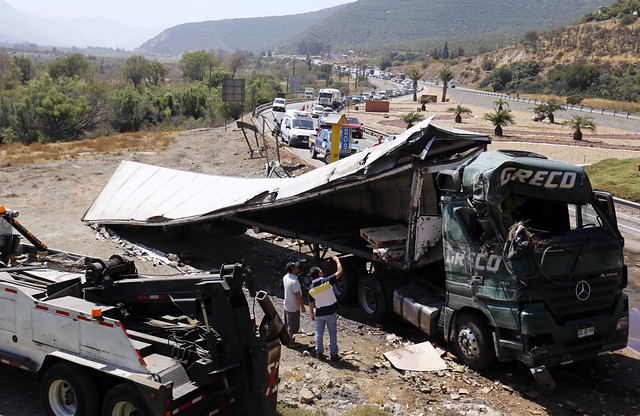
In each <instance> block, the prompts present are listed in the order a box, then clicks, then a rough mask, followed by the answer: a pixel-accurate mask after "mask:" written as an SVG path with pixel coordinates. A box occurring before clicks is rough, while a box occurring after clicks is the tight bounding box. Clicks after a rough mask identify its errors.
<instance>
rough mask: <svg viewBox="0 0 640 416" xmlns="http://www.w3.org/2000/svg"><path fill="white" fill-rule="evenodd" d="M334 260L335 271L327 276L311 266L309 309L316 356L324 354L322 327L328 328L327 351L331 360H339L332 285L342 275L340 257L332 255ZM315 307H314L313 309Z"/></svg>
mask: <svg viewBox="0 0 640 416" xmlns="http://www.w3.org/2000/svg"><path fill="white" fill-rule="evenodd" d="M333 261H335V262H336V268H337V269H336V272H335V274H332V275H331V276H329V277H324V273H322V270H321V269H320V268H319V267H317V266H314V267H312V268H311V270H310V273H311V279H312V282H311V286H310V287H309V309H310V312H311V320H312V321H315V322H316V357H318V358H323V356H324V355H323V354H324V342H323V337H324V327H325V325H326V326H327V329H328V330H329V352H330V354H331V360H334V361H335V360H339V359H340V356H339V355H338V326H337V323H338V317H337V315H336V311H337V306H338V301H337V299H336V295H335V294H334V293H333V285H334V284H335V283H336V280H337V279H339V278H340V276H341V275H342V264H340V259H339V258H338V257H336V256H333ZM314 307H315V309H314Z"/></svg>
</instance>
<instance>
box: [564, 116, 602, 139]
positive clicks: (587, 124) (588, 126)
mask: <svg viewBox="0 0 640 416" xmlns="http://www.w3.org/2000/svg"><path fill="white" fill-rule="evenodd" d="M562 125H563V126H569V127H571V129H572V130H573V140H582V129H585V130H590V131H594V130H595V129H596V124H595V123H594V122H593V117H590V116H577V115H575V114H572V115H571V120H567V121H563V122H562Z"/></svg>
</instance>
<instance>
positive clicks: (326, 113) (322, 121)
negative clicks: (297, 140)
mask: <svg viewBox="0 0 640 416" xmlns="http://www.w3.org/2000/svg"><path fill="white" fill-rule="evenodd" d="M331 113H333V111H327V109H325V110H324V111H323V112H322V114H320V117H318V125H320V124H323V123H324V121H325V120H326V119H327V116H329V114H331Z"/></svg>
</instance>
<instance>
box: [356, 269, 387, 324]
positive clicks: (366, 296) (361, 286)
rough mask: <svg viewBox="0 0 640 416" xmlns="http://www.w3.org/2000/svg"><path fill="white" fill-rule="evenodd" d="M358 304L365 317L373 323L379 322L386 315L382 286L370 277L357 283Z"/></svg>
mask: <svg viewBox="0 0 640 416" xmlns="http://www.w3.org/2000/svg"><path fill="white" fill-rule="evenodd" d="M358 303H359V304H360V307H361V308H362V310H363V311H364V313H365V314H366V315H367V317H368V318H370V319H373V320H375V321H379V320H381V319H382V318H384V316H385V315H386V313H387V302H386V300H385V297H384V291H383V289H382V284H380V282H379V281H377V280H376V279H374V278H372V277H370V276H365V277H363V278H362V279H360V282H358Z"/></svg>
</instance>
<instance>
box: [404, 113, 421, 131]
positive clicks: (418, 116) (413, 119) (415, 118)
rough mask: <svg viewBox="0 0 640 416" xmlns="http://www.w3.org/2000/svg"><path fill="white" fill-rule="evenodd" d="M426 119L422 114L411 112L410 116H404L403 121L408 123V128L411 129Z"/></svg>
mask: <svg viewBox="0 0 640 416" xmlns="http://www.w3.org/2000/svg"><path fill="white" fill-rule="evenodd" d="M423 118H424V116H423V115H422V114H420V113H414V112H413V111H412V112H410V113H409V114H405V115H403V116H402V121H404V122H405V123H407V128H408V129H410V128H411V127H413V125H414V124H415V123H417V122H418V121H420V120H422V119H423Z"/></svg>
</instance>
